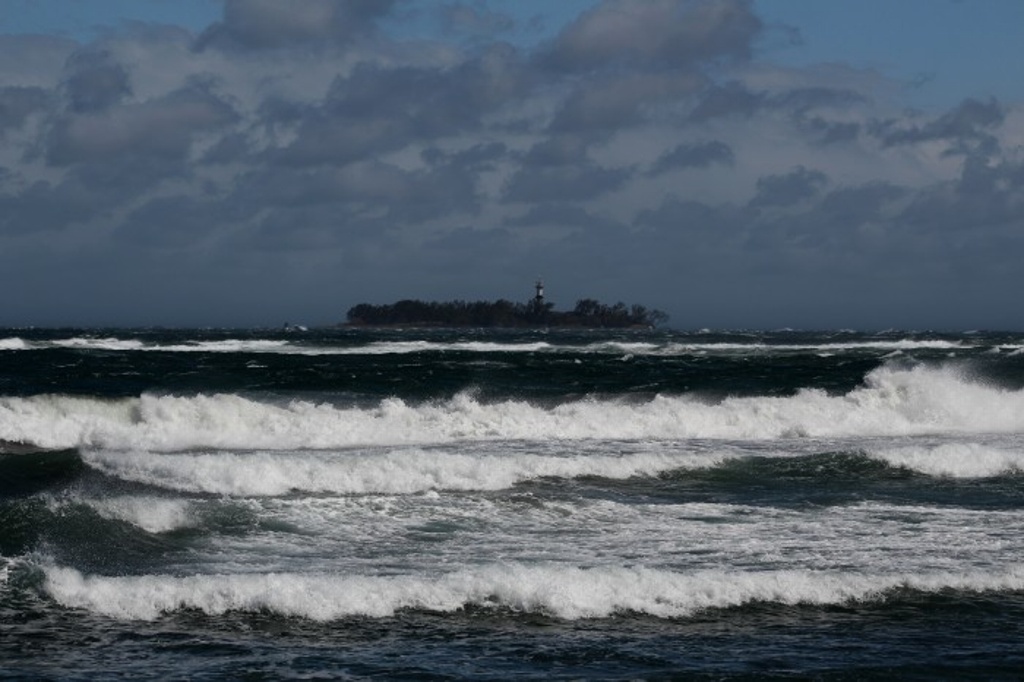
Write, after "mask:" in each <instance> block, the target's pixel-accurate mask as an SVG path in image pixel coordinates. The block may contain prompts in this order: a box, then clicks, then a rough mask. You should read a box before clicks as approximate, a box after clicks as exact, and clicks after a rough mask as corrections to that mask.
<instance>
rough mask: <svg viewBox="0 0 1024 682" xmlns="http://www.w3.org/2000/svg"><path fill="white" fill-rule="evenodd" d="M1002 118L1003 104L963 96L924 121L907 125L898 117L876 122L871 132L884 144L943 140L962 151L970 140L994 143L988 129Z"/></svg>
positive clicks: (1004, 114)
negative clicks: (957, 101)
mask: <svg viewBox="0 0 1024 682" xmlns="http://www.w3.org/2000/svg"><path fill="white" fill-rule="evenodd" d="M1005 118H1006V112H1005V109H1004V108H1003V106H1002V105H1001V104H1000V103H999V102H998V101H997V100H996V99H995V98H992V99H990V100H988V101H987V102H980V101H978V100H976V99H965V100H964V101H963V102H961V103H960V104H959V105H958V106H957V107H956V108H954V109H953V110H951V111H948V112H946V113H945V114H943V115H942V116H939V117H938V118H936V119H934V120H932V121H929V122H928V123H925V124H924V125H916V124H915V125H907V123H906V122H903V121H899V120H892V119H890V120H886V121H882V122H879V123H876V124H875V125H874V126H873V127H872V133H873V134H874V135H876V136H877V137H878V138H880V139H881V140H882V142H883V144H886V145H903V144H916V143H920V142H929V141H932V140H945V141H948V142H951V143H953V144H954V149H955V150H957V151H966V149H967V147H966V146H965V145H968V144H969V143H971V142H982V143H989V144H992V143H995V138H994V137H993V136H992V134H991V130H992V129H994V128H997V127H998V126H999V125H1000V124H1002V122H1003V121H1004V120H1005Z"/></svg>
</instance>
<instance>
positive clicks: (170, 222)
mask: <svg viewBox="0 0 1024 682" xmlns="http://www.w3.org/2000/svg"><path fill="white" fill-rule="evenodd" d="M1021 26H1024V3H1022V2H1020V1H1019V0H973V1H972V2H966V1H965V0H900V1H899V2H892V0H832V1H830V2H821V1H820V0H559V1H558V2H552V1H551V0H546V1H544V2H540V1H538V0H506V1H500V0H295V1H292V2H282V1H280V0H88V1H86V0H5V1H4V2H3V3H2V4H0V292H3V293H2V295H0V326H7V327H20V326H154V325H159V326H214V327H236V326H247V327H248V326H257V327H265V326H270V327H273V326H279V325H281V324H283V323H284V322H286V321H287V322H291V323H293V324H305V325H309V326H318V325H329V324H334V323H337V322H342V321H344V319H345V313H346V311H347V310H348V309H349V308H350V307H351V306H353V305H355V304H357V303H360V302H370V303H387V302H393V301H395V300H399V299H402V298H418V299H423V300H452V299H464V300H493V299H497V298H506V299H510V300H515V301H526V300H528V299H529V298H530V297H531V296H532V294H533V283H534V281H535V280H536V279H537V277H543V279H544V281H545V285H546V293H547V296H548V300H550V301H552V302H553V303H554V304H555V306H556V308H558V309H570V308H572V307H573V306H574V305H575V302H576V301H577V300H579V299H582V298H596V299H599V300H601V301H604V302H607V303H614V302H617V301H623V302H625V303H627V304H633V303H640V304H643V305H646V306H647V307H650V308H658V309H661V310H663V311H665V312H667V313H668V314H669V315H670V322H669V324H670V326H672V327H675V328H678V329H700V328H712V329H737V328H746V329H751V328H757V329H778V328H799V329H837V328H842V329H866V330H872V329H892V328H899V329H936V330H969V329H1005V330H1024V307H1022V306H1020V305H1019V304H1018V301H1019V298H1020V292H1022V291H1024V79H1021V78H1020V73H1019V72H1020V66H1021V65H1022V64H1024V41H1022V40H1020V35H1021V28H1020V27H1021Z"/></svg>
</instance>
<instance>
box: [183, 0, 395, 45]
mask: <svg viewBox="0 0 1024 682" xmlns="http://www.w3.org/2000/svg"><path fill="white" fill-rule="evenodd" d="M393 4H394V1H393V0H304V1H303V2H280V1H279V0H225V2H224V19H223V21H220V22H218V23H216V24H214V25H213V26H211V27H210V28H208V29H207V30H206V31H205V32H204V33H203V34H202V35H201V36H200V37H199V40H198V42H197V47H198V48H199V49H205V48H207V47H217V48H226V49H238V48H241V49H256V50H259V49H273V48H286V47H301V46H310V45H313V46H317V45H324V44H330V43H335V42H342V41H346V40H349V39H350V38H352V37H353V36H355V35H358V34H361V33H367V32H369V31H370V29H371V28H372V27H373V25H374V21H375V20H376V19H378V18H380V17H382V16H384V15H386V14H387V13H388V12H389V11H390V10H391V6H392V5H393Z"/></svg>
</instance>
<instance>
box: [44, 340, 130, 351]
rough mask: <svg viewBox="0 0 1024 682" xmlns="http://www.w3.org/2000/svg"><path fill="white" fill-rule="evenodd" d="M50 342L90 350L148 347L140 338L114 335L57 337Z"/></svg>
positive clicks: (61, 346) (55, 344)
mask: <svg viewBox="0 0 1024 682" xmlns="http://www.w3.org/2000/svg"><path fill="white" fill-rule="evenodd" d="M49 343H50V344H51V345H52V346H54V347H57V348H81V349H88V350H114V351H123V350H144V349H145V347H146V346H145V344H144V343H143V342H142V341H139V340H138V339H118V338H114V337H108V338H102V339H97V338H90V337H84V338H80V337H75V338H71V339H56V340H54V341H50V342H49Z"/></svg>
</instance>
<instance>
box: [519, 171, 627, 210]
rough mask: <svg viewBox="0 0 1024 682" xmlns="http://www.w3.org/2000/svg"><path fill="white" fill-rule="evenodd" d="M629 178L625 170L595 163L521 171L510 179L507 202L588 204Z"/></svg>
mask: <svg viewBox="0 0 1024 682" xmlns="http://www.w3.org/2000/svg"><path fill="white" fill-rule="evenodd" d="M631 175H632V170H631V169H627V168H603V167H601V166H598V165H597V164H594V163H590V162H587V163H580V164H573V165H563V166H551V167H541V168H532V169H528V168H523V169H522V170H520V171H518V172H517V173H516V174H515V175H513V176H512V178H511V179H510V180H509V183H508V186H507V187H506V188H505V194H504V199H505V201H509V202H521V203H540V202H545V201H587V200H589V199H595V198H597V197H600V196H601V195H603V194H606V193H608V192H611V191H612V190H615V189H618V188H619V187H621V186H622V185H623V183H625V182H626V180H628V179H629V177H630V176H631Z"/></svg>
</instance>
